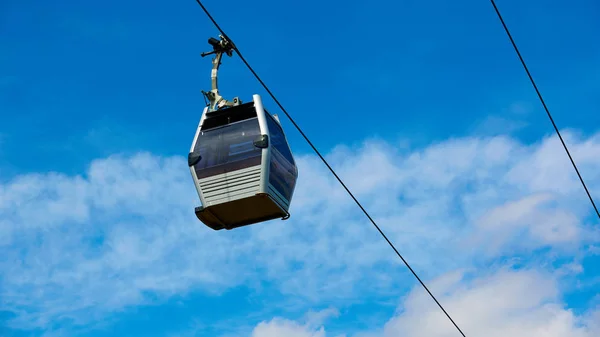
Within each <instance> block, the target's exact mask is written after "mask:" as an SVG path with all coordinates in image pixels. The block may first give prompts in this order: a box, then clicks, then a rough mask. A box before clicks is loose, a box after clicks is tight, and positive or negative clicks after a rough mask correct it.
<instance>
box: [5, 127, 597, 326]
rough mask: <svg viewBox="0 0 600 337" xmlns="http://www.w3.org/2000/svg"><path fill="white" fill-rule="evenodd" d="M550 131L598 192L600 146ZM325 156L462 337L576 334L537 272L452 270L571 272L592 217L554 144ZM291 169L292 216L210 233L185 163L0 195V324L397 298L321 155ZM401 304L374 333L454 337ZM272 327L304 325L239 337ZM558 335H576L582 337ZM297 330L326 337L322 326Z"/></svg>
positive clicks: (414, 301) (397, 268) (14, 187)
mask: <svg viewBox="0 0 600 337" xmlns="http://www.w3.org/2000/svg"><path fill="white" fill-rule="evenodd" d="M565 135H566V141H567V142H568V144H569V147H570V149H571V150H572V154H573V156H574V158H575V160H576V162H577V163H578V166H579V167H580V171H581V172H582V174H583V175H584V178H585V179H586V182H587V183H588V187H589V188H590V191H591V193H592V195H600V162H599V161H598V160H597V158H600V134H596V135H593V136H590V137H581V136H578V135H576V134H574V133H566V134H565ZM328 158H329V160H330V163H331V164H332V166H333V167H334V168H335V169H336V171H337V172H338V173H339V175H340V176H341V177H342V179H343V180H344V181H345V182H346V183H347V185H348V186H349V188H350V189H351V190H352V191H353V192H354V193H355V195H356V196H357V197H358V198H359V200H361V202H363V204H364V206H365V207H366V208H367V210H368V211H369V212H370V213H371V214H372V215H373V216H374V218H375V219H376V221H377V222H378V223H379V224H380V226H381V227H382V228H383V230H384V231H385V232H386V234H387V235H388V237H389V238H390V239H391V240H392V241H393V242H394V243H395V244H396V246H397V247H398V249H399V250H400V252H401V253H402V254H403V255H404V256H405V258H406V259H407V260H408V261H409V263H411V265H412V266H413V268H415V269H416V270H417V272H418V273H419V274H420V275H421V276H423V277H424V278H426V279H430V278H436V277H438V278H440V277H441V280H444V277H450V278H451V279H452V277H454V278H455V279H452V280H450V281H446V283H445V284H446V285H445V286H446V287H451V288H452V289H453V290H452V291H450V290H447V288H444V286H439V289H440V290H439V291H440V292H441V293H445V292H447V295H445V296H446V297H445V299H444V297H443V298H442V299H444V300H443V301H442V302H444V303H448V306H449V307H450V308H456V309H455V310H451V311H456V312H457V317H458V318H457V319H458V320H461V321H464V322H472V323H466V325H467V326H468V329H469V331H472V332H473V333H474V334H477V335H479V334H483V333H484V332H483V331H484V330H482V329H484V328H486V327H487V328H490V327H495V326H496V325H495V324H496V323H494V321H493V319H492V317H493V316H494V315H500V316H501V317H503V319H505V321H506V322H507V323H506V324H505V325H503V326H506V329H509V328H510V327H511V326H513V327H514V328H510V329H513V330H498V329H499V328H498V327H496V328H495V329H493V328H490V329H491V330H489V331H488V330H486V331H485V334H486V335H489V334H490V331H505V333H506V332H508V333H510V334H513V331H516V330H519V329H521V330H523V331H525V332H528V333H530V335H531V334H533V335H535V334H536V333H537V334H538V335H539V334H540V333H541V332H540V331H541V330H536V329H542V328H537V327H536V326H535V324H534V323H535V322H538V323H539V322H546V323H548V322H550V323H551V324H556V325H555V326H556V328H555V329H554V330H553V331H562V335H564V334H565V333H566V332H567V330H565V329H571V328H573V327H577V326H578V325H577V324H576V321H577V320H578V319H579V318H578V317H576V316H573V314H572V313H570V312H569V311H568V310H566V309H563V308H561V307H560V304H559V302H557V301H558V300H557V296H558V295H557V293H556V287H557V285H556V284H553V283H552V282H550V281H547V280H546V279H545V277H544V276H543V275H544V273H548V272H552V270H546V269H543V268H542V269H539V270H538V269H531V270H526V271H519V272H516V271H511V270H503V271H501V272H498V273H496V274H492V275H487V276H480V277H483V278H482V279H481V278H479V279H477V278H475V279H468V278H467V279H465V278H464V277H465V276H464V275H463V274H453V273H456V270H458V269H460V268H475V267H482V266H489V265H490V264H494V263H499V261H504V260H505V259H507V258H512V259H524V258H528V257H530V256H533V257H534V258H535V259H537V260H536V261H538V262H539V261H544V262H545V263H547V262H548V261H550V262H555V260H557V259H559V258H566V259H567V260H568V262H569V263H571V262H573V261H574V259H576V257H577V256H580V253H581V251H582V250H583V249H584V248H585V247H587V246H588V245H590V244H593V243H597V242H598V241H599V235H598V230H597V223H598V222H597V219H596V218H594V217H593V216H591V215H593V214H592V213H591V208H590V205H589V201H588V200H587V199H586V196H585V193H584V191H583V189H582V187H581V185H580V183H579V181H578V178H577V177H576V175H575V173H574V171H573V168H572V167H571V164H570V163H569V161H568V158H567V157H566V154H565V153H564V150H563V149H562V148H561V146H560V143H559V141H558V139H557V138H555V137H548V138H546V139H543V140H542V141H540V142H538V143H535V144H523V143H520V142H518V141H517V140H515V139H512V138H509V137H503V136H497V137H467V138H458V139H451V140H447V141H444V142H440V143H436V144H431V145H429V146H428V147H425V148H419V149H411V150H398V147H396V146H395V145H394V144H391V143H386V142H383V141H376V140H369V141H366V142H364V143H363V144H361V145H360V146H359V147H355V148H352V147H347V146H339V147H337V148H335V149H334V150H333V151H331V153H330V154H329V155H328ZM298 165H299V170H300V177H299V182H298V186H297V190H296V194H295V197H294V200H293V205H292V209H291V213H292V218H291V219H290V220H288V221H280V220H275V221H272V222H269V223H265V224H260V225H256V226H251V227H246V228H242V229H238V230H235V231H220V232H214V231H212V230H209V229H208V228H206V227H204V225H202V224H201V223H199V222H198V221H197V219H196V218H195V216H194V214H193V208H194V206H196V205H197V204H198V202H199V201H198V198H197V195H196V192H195V190H194V187H193V183H192V181H191V177H190V176H189V171H188V169H187V167H186V163H185V159H184V158H183V157H169V158H164V157H160V156H156V155H152V154H149V153H139V154H137V155H134V156H129V157H125V156H111V157H109V158H104V159H98V160H95V161H93V162H92V163H91V164H90V166H89V169H88V170H87V172H85V174H82V175H80V176H68V175H64V174H61V173H56V172H53V173H30V174H23V175H20V176H17V177H14V178H13V179H11V180H10V181H8V182H7V183H4V184H2V185H0V255H1V256H3V259H2V260H1V261H0V270H1V272H0V275H1V276H0V310H2V311H8V312H11V313H12V314H13V316H14V318H12V319H11V320H10V321H9V322H8V323H9V324H10V326H11V327H14V328H23V329H31V328H48V327H49V326H52V325H55V324H59V323H61V322H63V323H65V324H67V323H68V324H71V325H83V324H87V323H90V322H94V321H96V320H98V319H101V318H102V317H105V316H106V315H108V314H110V313H112V312H118V311H122V310H126V309H127V308H129V307H131V306H136V305H144V304H152V303H157V302H160V301H161V300H164V299H168V298H170V297H171V296H173V295H176V294H177V295H185V294H187V293H190V292H204V293H208V294H214V295H218V294H219V293H220V292H223V291H225V290H227V289H231V288H233V287H237V286H241V285H245V286H250V287H253V286H260V284H261V283H262V282H269V283H270V284H272V285H275V286H276V287H277V289H279V291H280V292H281V293H283V294H286V295H289V296H293V297H294V298H297V299H300V300H301V301H304V303H305V305H306V306H310V305H316V304H322V303H338V302H343V301H351V300H352V299H355V298H360V297H362V296H370V295H373V296H380V295H381V296H384V295H385V294H389V293H390V292H394V291H396V290H397V289H398V287H404V288H406V289H408V288H407V287H409V286H412V285H413V284H414V280H413V279H412V276H411V275H409V274H408V273H407V272H406V270H405V268H404V267H403V266H402V265H400V263H399V261H398V260H397V258H395V257H394V255H393V251H392V250H391V249H390V248H389V247H388V246H387V245H386V244H385V241H383V239H382V238H381V237H380V236H379V234H378V233H377V232H376V231H375V229H374V228H372V226H371V225H370V224H369V223H368V220H367V219H366V218H365V217H364V215H362V214H361V213H360V211H359V210H357V208H356V206H355V205H354V204H353V202H352V200H351V199H350V198H349V197H348V196H347V195H346V194H345V191H344V190H343V189H342V188H341V187H340V186H339V185H338V183H337V181H335V180H334V178H333V177H331V175H330V174H329V172H328V171H327V170H326V168H325V167H324V166H323V165H322V163H320V162H319V161H318V158H316V157H315V156H313V155H303V156H299V157H298ZM576 262H577V261H575V263H576ZM444 275H446V276H444ZM447 275H454V276H447ZM453 280H454V281H453ZM478 280H479V281H478ZM545 280H546V281H545ZM537 281H540V282H542V283H541V284H542V285H543V286H542V287H541V288H538V286H536V285H535V284H536V282H537ZM440 282H441V283H444V282H442V281H440ZM453 282H454V283H453ZM556 282H559V280H556ZM505 292H506V294H507V295H503V296H500V299H494V296H493V295H494V294H501V293H502V294H504V293H505ZM532 292H533V293H532ZM416 293H417V292H416V290H415V291H414V292H413V293H411V294H410V295H409V296H408V297H407V298H406V299H405V301H404V302H403V304H402V306H401V308H402V313H401V314H399V316H398V317H394V318H392V319H391V320H390V322H388V324H387V325H386V327H385V329H383V330H382V332H381V333H382V334H383V335H384V336H392V335H396V334H402V335H404V334H406V335H415V336H446V335H445V333H447V332H446V331H451V329H450V328H451V326H448V325H447V324H446V323H443V322H442V320H443V317H442V316H439V317H438V316H436V315H437V314H435V313H434V312H436V310H439V309H437V308H435V307H433V306H431V304H432V303H430V304H426V303H425V302H426V301H431V300H430V299H428V300H427V299H420V297H419V296H418V295H417V294H416ZM524 294H528V295H530V297H528V299H529V302H526V301H525V300H524V299H523V298H524V296H523V295H524ZM479 301H483V302H479ZM490 301H491V302H494V301H496V302H494V306H492V307H493V308H496V309H490V310H492V311H491V312H487V313H486V312H485V311H484V310H483V309H481V308H480V306H482V305H483V304H484V303H488V304H489V303H490ZM498 301H499V302H498ZM502 301H506V302H502ZM553 301H554V302H553ZM552 303H555V304H552ZM466 307H469V308H471V309H469V310H470V311H469V310H467V309H461V308H466ZM473 308H475V309H473ZM478 308H479V309H478ZM428 310H430V311H428ZM473 310H474V311H473ZM493 310H496V311H493ZM418 312H420V313H419V314H418V315H417V313H418ZM515 312H521V314H520V315H517V314H514V313H515ZM423 313H425V317H427V318H426V320H427V321H430V322H435V323H432V327H431V328H429V330H423V328H422V326H420V325H418V326H417V325H415V324H417V323H418V322H417V319H416V317H417V316H419V317H421V315H422V314H423ZM475 314H476V315H480V316H477V317H478V318H476V319H475V318H473V317H472V315H475ZM502 315H504V316H502ZM557 317H559V318H557ZM525 318H527V319H525ZM419 319H424V318H419ZM527 322H534V323H531V324H533V325H527V324H529V323H527ZM550 323H548V324H550ZM540 324H541V323H540ZM540 326H541V325H540ZM545 326H546V327H547V325H545ZM279 327H281V328H282V329H289V331H292V330H294V329H296V330H298V329H300V330H298V331H303V330H302V329H304V328H306V327H305V326H303V325H297V323H293V322H288V321H284V320H283V321H282V320H279V321H273V322H271V323H264V324H262V325H259V326H257V327H256V330H255V331H254V334H255V336H269V335H270V334H272V333H274V332H276V331H279V330H273V329H279ZM438 327H439V329H440V330H437V329H438ZM442 327H444V328H443V329H442ZM517 328H518V329H517ZM417 329H420V330H419V331H421V332H420V333H421V334H417V333H416V331H417ZM560 329H563V330H560ZM573 329H575V328H573ZM578 329H579V328H578ZM296 330H294V331H296ZM442 330H443V331H442ZM286 331H288V330H286ZM306 331H309V330H306ZM390 331H391V332H390ZM394 331H395V332H394ZM568 331H569V334H570V333H573V334H572V335H573V336H586V337H587V336H588V335H586V333H588V332H586V331H587V330H585V328H581V329H579V330H577V329H575V330H568ZM302 333H303V332H298V336H319V337H321V336H325V331H324V330H319V329H316V330H314V331H312V332H310V331H309V332H306V333H308V334H302ZM494 333H496V332H494ZM515 333H516V332H515ZM577 334H579V335H577ZM286 335H288V336H295V335H292V334H291V332H290V334H286ZM550 336H551V335H550ZM557 336H558V335H557ZM590 336H591V335H590Z"/></svg>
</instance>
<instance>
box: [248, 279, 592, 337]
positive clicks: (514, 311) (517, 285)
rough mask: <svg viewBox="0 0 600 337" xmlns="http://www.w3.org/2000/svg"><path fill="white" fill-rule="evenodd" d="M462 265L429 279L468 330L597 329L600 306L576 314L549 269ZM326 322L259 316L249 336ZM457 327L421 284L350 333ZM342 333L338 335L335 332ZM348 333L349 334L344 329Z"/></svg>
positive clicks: (289, 332)
mask: <svg viewBox="0 0 600 337" xmlns="http://www.w3.org/2000/svg"><path fill="white" fill-rule="evenodd" d="M471 274H472V273H469V272H467V271H465V270H461V271H456V272H451V273H447V274H444V275H441V276H440V277H438V278H436V279H435V280H434V281H432V282H431V289H432V291H433V292H434V293H437V294H441V295H440V296H438V298H439V300H440V301H441V302H442V303H444V306H445V309H446V310H447V311H448V312H449V313H450V315H451V316H452V317H453V320H454V321H455V322H456V323H457V324H458V325H459V327H460V328H461V330H462V331H463V332H464V333H465V334H466V335H467V336H491V337H496V336H498V337H500V336H507V335H509V336H515V337H521V336H523V337H525V336H536V337H537V336H540V337H541V336H548V337H559V336H575V337H592V336H597V335H598V334H600V324H598V322H599V321H598V318H600V311H599V310H595V309H591V310H589V311H587V312H585V313H583V314H575V313H574V312H573V311H571V310H569V309H567V308H565V306H564V304H563V303H562V301H561V299H560V291H559V287H558V286H557V281H556V279H555V278H554V277H553V275H552V274H549V273H547V272H543V271H539V270H536V269H525V270H518V271H515V270H511V269H508V268H503V269H500V270H497V271H494V272H485V273H484V274H483V275H479V276H478V277H475V278H473V277H472V276H471ZM325 326H326V325H320V326H318V327H310V326H306V325H302V324H300V323H299V322H295V321H293V320H287V319H283V318H276V319H273V320H271V321H268V322H262V323H260V324H259V325H258V326H256V328H255V329H254V330H253V332H252V337H271V336H298V337H317V336H318V337H326V336H336V335H335V334H332V333H327V329H326V327H325ZM458 335H459V332H458V331H457V330H456V328H455V327H454V326H453V325H452V323H451V322H450V321H449V320H448V318H447V317H446V316H445V315H444V314H443V313H442V312H441V310H440V309H439V308H438V307H437V306H436V305H435V303H433V301H431V299H430V298H429V296H428V295H427V294H426V293H425V291H423V290H422V289H421V288H420V287H415V288H414V289H413V290H412V291H411V292H410V293H409V294H408V295H407V296H406V297H405V298H404V299H403V300H402V302H401V304H400V305H399V307H398V312H397V313H396V314H395V315H394V316H393V317H391V318H390V319H389V320H388V321H387V322H386V324H385V325H384V326H381V327H372V328H371V329H369V330H368V331H362V332H360V333H356V334H352V336H356V337H392V336H415V337H453V336H458ZM338 336H340V335H338ZM348 336H349V335H348Z"/></svg>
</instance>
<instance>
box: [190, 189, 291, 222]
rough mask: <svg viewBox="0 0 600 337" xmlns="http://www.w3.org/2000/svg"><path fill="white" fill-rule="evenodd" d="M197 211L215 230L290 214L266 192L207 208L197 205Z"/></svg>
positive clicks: (202, 219) (203, 220)
mask: <svg viewBox="0 0 600 337" xmlns="http://www.w3.org/2000/svg"><path fill="white" fill-rule="evenodd" d="M195 213H196V216H197V217H198V219H199V220H200V221H202V222H203V223H204V224H205V225H207V226H208V227H210V228H212V229H214V230H220V229H233V228H237V227H242V226H246V225H251V224H255V223H258V222H263V221H268V220H273V219H277V218H285V217H287V216H288V213H287V212H286V211H284V210H283V209H282V208H281V207H280V206H279V205H278V204H277V203H276V202H275V201H274V200H273V199H272V198H271V197H270V196H269V195H268V194H265V193H260V194H256V195H254V196H251V197H247V198H242V199H237V200H233V201H229V202H225V203H221V204H217V205H213V206H209V207H206V208H203V207H202V206H200V207H196V210H195Z"/></svg>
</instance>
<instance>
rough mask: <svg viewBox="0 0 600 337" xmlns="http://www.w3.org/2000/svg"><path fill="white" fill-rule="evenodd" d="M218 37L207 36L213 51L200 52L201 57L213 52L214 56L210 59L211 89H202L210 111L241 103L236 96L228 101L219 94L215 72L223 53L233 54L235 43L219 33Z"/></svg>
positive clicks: (217, 69)
mask: <svg viewBox="0 0 600 337" xmlns="http://www.w3.org/2000/svg"><path fill="white" fill-rule="evenodd" d="M219 38H220V40H217V39H215V38H214V37H211V38H209V39H208V43H209V44H210V45H212V46H213V51H211V52H206V53H202V54H200V55H201V56H202V57H204V56H208V55H211V54H215V57H214V58H213V60H212V65H213V67H212V72H211V75H210V77H211V80H212V89H211V91H209V92H206V91H204V90H203V91H202V93H203V94H204V95H205V96H206V98H208V101H209V110H210V111H216V110H218V109H221V108H223V107H231V106H236V105H239V104H241V103H242V101H241V100H240V99H239V98H238V97H234V98H233V101H231V102H230V101H228V100H226V99H225V98H223V97H222V96H221V95H220V94H219V88H218V82H217V72H218V71H219V66H220V65H221V59H222V58H223V53H225V54H227V56H229V57H231V56H232V55H233V50H234V49H235V45H234V44H233V43H232V42H231V41H229V40H228V39H227V38H226V37H225V36H223V35H219Z"/></svg>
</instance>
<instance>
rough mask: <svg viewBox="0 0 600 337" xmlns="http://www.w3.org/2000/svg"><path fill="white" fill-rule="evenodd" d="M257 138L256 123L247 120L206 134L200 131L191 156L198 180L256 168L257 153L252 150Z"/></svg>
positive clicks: (257, 150) (258, 151)
mask: <svg viewBox="0 0 600 337" xmlns="http://www.w3.org/2000/svg"><path fill="white" fill-rule="evenodd" d="M259 135H260V127H259V125H258V119H257V118H256V117H255V118H251V119H247V120H244V121H241V122H237V123H233V124H229V125H226V126H224V127H220V128H215V129H211V130H207V131H200V134H199V135H198V141H197V142H196V146H195V148H194V152H197V153H199V154H200V161H199V162H198V163H197V164H196V165H195V166H194V168H195V169H196V175H198V178H204V177H209V176H214V175H217V174H221V173H226V172H231V171H235V170H239V169H243V168H247V167H251V166H255V165H260V162H261V153H262V152H261V151H262V150H261V149H260V148H257V147H255V146H254V140H256V139H258V136H259Z"/></svg>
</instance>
